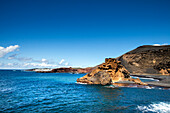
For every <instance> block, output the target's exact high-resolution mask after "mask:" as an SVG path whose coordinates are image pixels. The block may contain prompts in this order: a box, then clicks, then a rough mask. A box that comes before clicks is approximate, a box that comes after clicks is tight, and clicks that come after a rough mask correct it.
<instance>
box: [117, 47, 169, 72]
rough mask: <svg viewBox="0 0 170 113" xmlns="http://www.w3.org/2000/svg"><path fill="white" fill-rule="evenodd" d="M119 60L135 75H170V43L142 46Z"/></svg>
mask: <svg viewBox="0 0 170 113" xmlns="http://www.w3.org/2000/svg"><path fill="white" fill-rule="evenodd" d="M117 60H119V61H121V64H122V65H123V66H124V67H125V68H126V69H127V70H128V71H129V72H130V74H133V75H135V74H137V75H141V74H145V75H147V74H162V75H170V45H163V46H150V45H145V46H140V47H138V48H136V49H134V50H132V51H130V52H127V53H125V54H124V55H122V56H120V57H118V58H117Z"/></svg>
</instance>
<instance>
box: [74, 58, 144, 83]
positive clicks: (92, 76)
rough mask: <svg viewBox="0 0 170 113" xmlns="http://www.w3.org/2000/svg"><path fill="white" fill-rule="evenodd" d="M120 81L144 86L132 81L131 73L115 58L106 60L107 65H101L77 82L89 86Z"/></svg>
mask: <svg viewBox="0 0 170 113" xmlns="http://www.w3.org/2000/svg"><path fill="white" fill-rule="evenodd" d="M118 81H133V82H134V83H137V84H142V85H143V84H144V83H142V82H141V81H140V80H139V79H132V78H131V77H130V75H129V72H128V71H127V70H126V69H125V68H124V66H122V65H121V62H120V61H117V60H116V59H114V58H106V59H105V63H103V64H101V65H99V66H98V67H96V68H95V69H93V70H92V72H91V73H88V74H87V75H85V76H84V77H81V78H78V79H77V82H81V83H87V84H102V85H106V84H113V83H116V82H118Z"/></svg>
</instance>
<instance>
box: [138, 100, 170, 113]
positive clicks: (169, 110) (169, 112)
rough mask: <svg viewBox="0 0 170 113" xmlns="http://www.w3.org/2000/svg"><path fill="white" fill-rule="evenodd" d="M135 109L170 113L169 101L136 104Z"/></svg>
mask: <svg viewBox="0 0 170 113" xmlns="http://www.w3.org/2000/svg"><path fill="white" fill-rule="evenodd" d="M137 109H139V110H140V111H142V112H143V113H144V112H157V113H170V103H164V102H160V103H158V104H156V103H153V104H150V105H148V106H137Z"/></svg>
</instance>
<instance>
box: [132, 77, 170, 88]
mask: <svg viewBox="0 0 170 113" xmlns="http://www.w3.org/2000/svg"><path fill="white" fill-rule="evenodd" d="M131 76H134V77H142V78H153V79H156V80H159V81H152V82H145V83H147V84H148V85H149V86H158V87H164V88H170V76H169V75H137V74H135V75H131Z"/></svg>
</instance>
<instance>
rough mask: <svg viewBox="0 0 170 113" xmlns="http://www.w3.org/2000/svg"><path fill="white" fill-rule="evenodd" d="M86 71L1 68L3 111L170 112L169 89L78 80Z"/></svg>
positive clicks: (0, 94) (0, 107) (0, 106)
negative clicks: (100, 83) (81, 72)
mask: <svg viewBox="0 0 170 113" xmlns="http://www.w3.org/2000/svg"><path fill="white" fill-rule="evenodd" d="M84 75H85V74H68V73H35V72H24V71H12V70H1V71H0V112H25V113H35V112H46V113H48V112H56V113H57V112H60V113H67V112H69V113H76V112H78V113H114V112H115V113H133V112H135V113H140V112H170V90H165V89H159V88H155V89H145V88H127V87H119V88H110V87H107V86H101V85H85V84H77V83H76V79H77V78H79V77H82V76H84Z"/></svg>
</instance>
